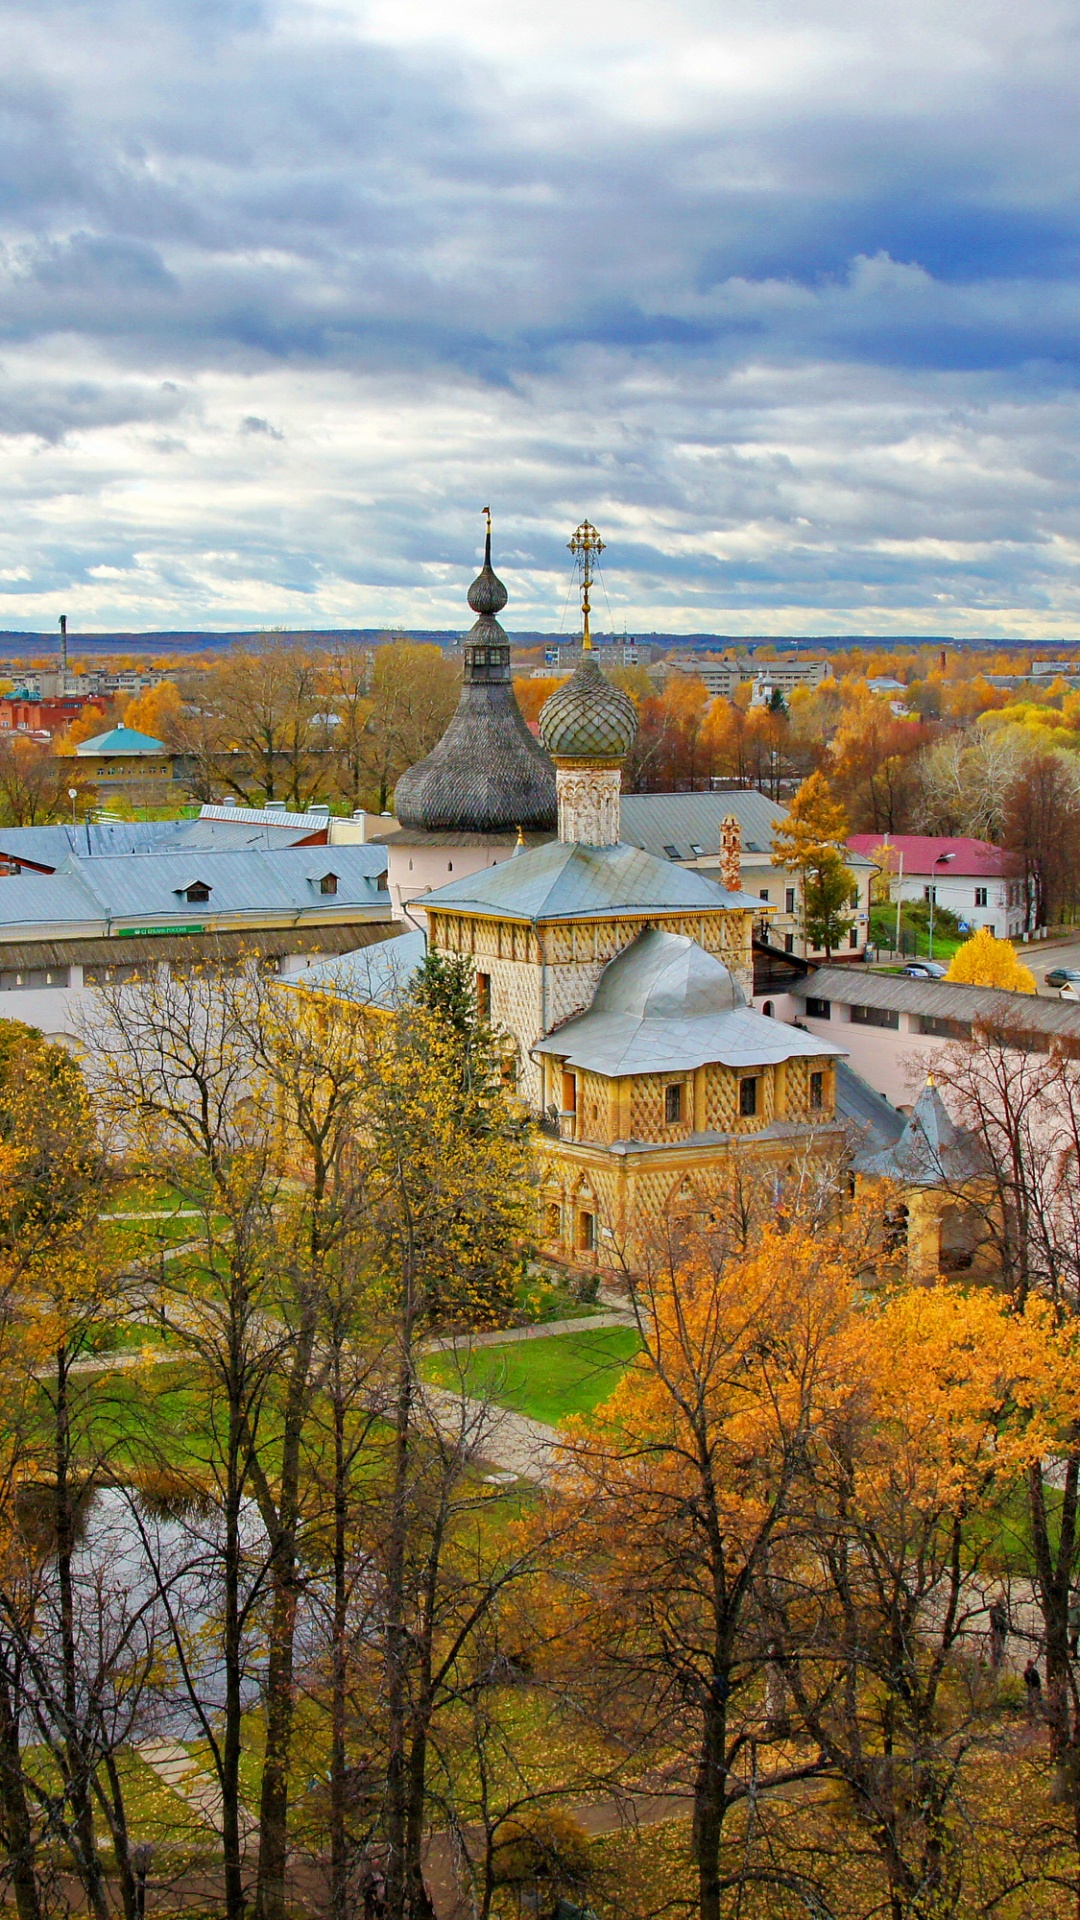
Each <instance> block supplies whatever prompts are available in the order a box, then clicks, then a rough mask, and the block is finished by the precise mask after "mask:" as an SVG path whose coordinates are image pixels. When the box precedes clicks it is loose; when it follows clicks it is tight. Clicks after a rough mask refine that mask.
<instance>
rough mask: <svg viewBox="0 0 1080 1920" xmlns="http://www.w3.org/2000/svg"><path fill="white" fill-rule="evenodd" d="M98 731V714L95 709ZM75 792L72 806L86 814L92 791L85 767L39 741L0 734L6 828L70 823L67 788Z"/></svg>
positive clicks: (0, 811)
mask: <svg viewBox="0 0 1080 1920" xmlns="http://www.w3.org/2000/svg"><path fill="white" fill-rule="evenodd" d="M95 720H96V723H97V724H95V726H94V728H93V729H92V730H93V731H94V732H97V731H100V722H101V715H100V713H97V711H96V709H95ZM69 787H74V788H75V790H76V798H75V803H74V804H75V807H76V809H77V810H78V811H79V812H83V813H85V811H86V808H87V806H88V805H89V804H90V803H91V802H92V801H93V799H94V789H93V787H92V786H91V785H90V784H89V782H88V780H87V777H86V769H85V767H81V766H80V764H79V762H78V761H77V760H74V759H63V758H57V757H55V755H54V754H53V753H52V752H50V749H49V748H48V747H47V746H45V745H44V744H43V743H42V742H41V741H39V740H30V739H28V738H27V736H26V735H25V734H20V733H9V734H2V735H0V817H2V820H3V823H4V825H6V826H9V827H40V826H44V825H46V824H47V823H48V822H49V821H50V820H65V819H66V820H70V819H71V811H72V802H71V800H70V798H69V797H68V788H69Z"/></svg>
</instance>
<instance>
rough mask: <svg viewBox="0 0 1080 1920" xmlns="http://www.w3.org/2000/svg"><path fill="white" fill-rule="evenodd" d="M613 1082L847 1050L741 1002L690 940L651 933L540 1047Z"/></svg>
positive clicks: (723, 972)
mask: <svg viewBox="0 0 1080 1920" xmlns="http://www.w3.org/2000/svg"><path fill="white" fill-rule="evenodd" d="M533 1051H534V1053H550V1054H554V1055H556V1056H557V1057H558V1058H560V1059H564V1060H566V1061H567V1062H568V1064H569V1065H570V1066H573V1067H581V1068H582V1069H584V1070H586V1071H588V1072H592V1073H602V1074H604V1075H605V1076H606V1077H607V1078H608V1079H618V1078H619V1077H620V1076H621V1075H624V1074H629V1073H688V1072H690V1071H691V1070H692V1069H693V1068H694V1067H701V1066H704V1065H705V1063H706V1062H707V1061H718V1062H720V1064H721V1065H723V1066H726V1067H748V1066H771V1065H774V1064H775V1063H776V1062H777V1061H780V1060H791V1059H794V1058H795V1057H796V1056H804V1057H805V1056H807V1055H810V1056H812V1057H814V1058H820V1057H821V1056H822V1055H827V1054H838V1053H840V1052H842V1048H840V1047H837V1046H834V1045H833V1043H832V1042H831V1041H829V1040H819V1039H818V1038H817V1036H816V1035H814V1034H810V1033H806V1032H805V1031H804V1030H803V1029H802V1028H801V1027H789V1026H786V1025H785V1024H784V1022H783V1021H780V1020H770V1019H769V1018H768V1016H767V1015H766V1014H763V1013H755V1012H754V1011H753V1010H752V1008H750V1007H747V1006H746V1005H745V1004H742V995H741V993H740V992H739V990H738V988H737V987H736V986H735V983H734V981H733V980H732V978H731V975H730V973H729V972H728V969H727V968H726V967H725V966H724V965H723V963H722V962H721V961H719V960H716V959H715V958H714V957H713V955H712V954H708V953H706V952H705V950H704V948H702V947H699V946H698V945H697V943H696V942H695V941H693V940H688V939H687V938H686V937H685V935H682V934H675V933H660V932H658V931H657V930H656V928H649V929H647V930H646V931H645V932H644V933H641V934H639V935H638V937H637V939H636V940H634V941H633V942H632V943H631V945H630V946H629V947H626V948H624V949H623V951H622V953H620V954H617V955H616V957H615V959H614V960H611V961H609V963H608V965H607V966H606V967H605V968H604V971H603V973H602V974H601V976H600V981H599V984H598V986H597V989H596V992H595V994H594V995H593V1002H592V1006H591V1007H589V1008H588V1010H587V1011H586V1012H585V1013H579V1014H577V1015H575V1017H574V1018H573V1019H572V1020H568V1021H566V1023H565V1024H564V1025H563V1026H561V1027H558V1028H556V1030H555V1032H554V1033H552V1034H549V1035H548V1037H547V1039H545V1040H542V1041H540V1043H539V1045H538V1046H536V1047H534V1049H533Z"/></svg>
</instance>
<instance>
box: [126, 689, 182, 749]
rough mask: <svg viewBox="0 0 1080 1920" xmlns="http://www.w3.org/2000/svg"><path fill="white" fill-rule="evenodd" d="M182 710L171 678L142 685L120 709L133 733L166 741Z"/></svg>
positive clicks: (178, 695) (180, 701) (177, 692)
mask: <svg viewBox="0 0 1080 1920" xmlns="http://www.w3.org/2000/svg"><path fill="white" fill-rule="evenodd" d="M183 710H184V703H183V701H182V700H181V698H180V694H179V690H178V689H177V688H176V687H175V686H174V685H173V682H172V681H171V680H162V681H161V683H160V685H159V686H156V687H144V688H143V690H142V692H141V693H137V694H135V696H134V698H133V699H131V700H129V701H128V702H127V704H126V705H125V706H124V708H123V710H122V711H123V722H124V725H125V727H131V729H132V730H133V732H135V733H145V734H149V736H150V738H151V740H165V741H166V742H167V741H168V738H169V730H170V728H171V726H172V725H173V723H174V721H176V720H178V719H179V718H180V715H181V714H182V712H183Z"/></svg>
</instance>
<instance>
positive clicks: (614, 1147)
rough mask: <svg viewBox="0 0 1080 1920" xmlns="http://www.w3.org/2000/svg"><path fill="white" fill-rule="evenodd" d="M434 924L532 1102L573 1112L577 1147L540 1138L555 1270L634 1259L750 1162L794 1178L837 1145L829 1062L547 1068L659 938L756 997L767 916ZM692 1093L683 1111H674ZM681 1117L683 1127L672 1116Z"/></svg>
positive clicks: (445, 920) (444, 914)
mask: <svg viewBox="0 0 1080 1920" xmlns="http://www.w3.org/2000/svg"><path fill="white" fill-rule="evenodd" d="M428 919H429V938H430V941H431V944H432V946H433V947H435V948H437V949H439V950H440V951H442V952H450V953H465V954H468V955H469V956H470V957H471V958H472V960H473V961H474V964H475V968H476V973H477V976H478V977H481V978H482V979H483V981H484V983H485V985H484V995H485V998H486V1000H487V1004H488V1006H489V1008H490V1017H491V1020H492V1023H493V1024H494V1025H495V1026H497V1027H502V1028H503V1029H504V1030H505V1031H506V1032H508V1033H509V1034H511V1035H512V1036H513V1039H514V1041H515V1043H516V1047H517V1056H518V1076H519V1077H518V1086H519V1091H520V1092H521V1094H522V1096H523V1098H525V1099H526V1100H527V1101H528V1102H529V1104H530V1105H531V1106H533V1107H534V1108H535V1109H536V1110H537V1111H538V1112H544V1111H545V1110H546V1111H547V1112H548V1113H549V1114H550V1113H551V1111H552V1110H553V1109H554V1111H555V1112H556V1113H558V1114H559V1115H561V1119H560V1126H561V1129H562V1133H563V1135H564V1137H563V1138H562V1139H555V1138H551V1137H549V1136H548V1135H547V1134H540V1135H538V1136H537V1149H536V1152H537V1175H538V1187H537V1192H538V1211H539V1225H538V1232H539V1238H540V1242H541V1245H542V1247H543V1249H544V1251H545V1252H546V1253H547V1254H548V1255H550V1257H552V1258H553V1259H556V1260H560V1261H566V1262H570V1263H572V1264H574V1265H583V1266H594V1265H599V1266H617V1265H618V1264H619V1263H620V1262H621V1261H622V1260H627V1261H629V1262H630V1264H633V1263H634V1262H635V1261H636V1260H638V1259H640V1257H641V1254H642V1249H643V1247H644V1245H645V1242H646V1241H647V1240H648V1238H649V1236H650V1235H651V1234H652V1233H653V1232H654V1231H655V1230H656V1229H657V1228H659V1227H660V1226H661V1224H662V1223H663V1222H664V1221H665V1220H667V1219H669V1218H670V1217H671V1213H672V1209H673V1208H678V1207H680V1206H685V1205H686V1204H688V1202H689V1201H692V1203H693V1204H694V1205H695V1206H701V1207H702V1208H705V1209H708V1207H709V1206H710V1203H712V1204H714V1205H715V1204H717V1203H719V1202H720V1201H721V1200H722V1199H723V1197H724V1195H725V1194H726V1193H729V1192H730V1190H731V1187H732V1183H733V1180H734V1177H735V1172H736V1163H737V1162H740V1161H741V1162H744V1163H746V1164H751V1163H752V1164H753V1165H754V1166H755V1167H766V1166H767V1167H769V1168H771V1169H774V1170H775V1171H776V1173H777V1175H778V1176H780V1177H782V1175H783V1172H784V1170H785V1168H786V1167H787V1166H788V1165H789V1164H790V1163H791V1161H792V1159H793V1156H794V1155H795V1154H796V1153H797V1152H798V1153H801V1152H802V1151H804V1150H805V1148H806V1147H807V1145H808V1144H809V1145H810V1147H811V1150H814V1151H823V1152H824V1151H830V1152H831V1151H832V1150H833V1149H834V1148H835V1146H836V1144H837V1141H838V1138H839V1131H838V1129H837V1127H836V1125H835V1122H834V1118H833V1113H834V1109H833V1095H834V1083H833V1074H832V1071H831V1063H830V1061H829V1060H828V1059H827V1058H825V1057H822V1058H821V1059H815V1058H809V1059H794V1060H791V1061H788V1062H786V1063H785V1064H783V1065H779V1066H772V1065H769V1066H761V1067H757V1068H754V1067H745V1068H740V1069H735V1068H732V1067H726V1066H723V1065H721V1064H720V1063H719V1062H711V1063H707V1064H706V1065H704V1066H701V1067H698V1068H697V1069H696V1070H694V1071H692V1072H687V1073H674V1074H661V1073H640V1074H634V1075H628V1076H625V1077H623V1078H619V1079H607V1078H605V1077H604V1076H603V1075H602V1074H599V1073H593V1072H585V1071H582V1072H578V1073H576V1074H573V1075H570V1076H567V1075H564V1073H563V1068H562V1063H561V1062H560V1061H559V1060H558V1059H557V1058H554V1057H549V1056H542V1057H541V1058H540V1060H539V1061H534V1060H533V1059H532V1058H531V1051H532V1049H533V1048H534V1047H535V1046H536V1044H537V1042H538V1041H539V1040H541V1039H543V1038H544V1037H545V1036H547V1035H550V1034H552V1033H555V1032H557V1031H558V1029H559V1027H561V1026H562V1025H563V1023H564V1022H565V1021H567V1020H569V1019H571V1018H572V1017H573V1016H574V1015H575V1014H578V1013H582V1012H584V1010H585V1009H586V1008H587V1007H588V1006H590V1005H591V1003H592V999H593V995H594V993H595V991H596V987H597V985H598V982H599V980H600V976H601V974H602V973H603V970H604V968H605V967H606V965H607V964H608V962H609V961H610V960H613V959H614V958H615V956H616V955H617V954H619V953H621V952H623V951H624V950H625V949H626V948H627V947H629V946H630V945H631V943H632V942H633V941H634V940H636V939H637V937H638V935H639V934H640V933H641V932H642V931H643V930H644V929H645V928H646V927H654V928H656V929H657V930H658V931H660V932H667V933H674V934H682V935H685V936H687V937H689V938H690V939H691V940H694V941H695V942H696V943H697V944H698V945H699V946H700V947H703V948H704V949H705V951H706V952H707V953H711V954H715V955H716V956H717V957H718V958H719V959H721V960H722V961H723V962H724V964H725V966H726V967H727V968H728V969H729V971H730V972H731V973H732V974H733V975H734V977H735V978H736V980H738V981H739V983H740V985H741V986H742V987H743V990H744V992H745V993H746V994H747V998H748V999H749V997H750V991H749V990H750V987H751V948H750V942H751V922H752V915H751V913H750V912H749V911H747V910H746V909H743V908H718V909H715V910H713V911H701V910H694V911H687V912H671V913H666V914H662V915H652V916H644V915H641V916H638V915H628V916H626V917H622V916H619V917H615V916H613V917H612V918H610V919H602V918H588V919H581V920H571V919H562V920H554V921H550V922H546V923H545V922H539V923H535V924H534V923H526V922H521V921H515V920H511V919H499V918H497V917H495V916H494V915H491V914H480V913H476V912H471V913H470V912H461V911H457V910H449V909H447V910H444V909H440V908H437V907H430V908H429V909H428ZM812 1073H816V1074H817V1075H818V1078H817V1080H816V1081H815V1082H812V1081H811V1074H812ZM746 1079H753V1080H754V1082H755V1086H754V1089H753V1092H752V1094H744V1092H743V1089H742V1085H741V1083H742V1082H743V1081H744V1080H746ZM676 1085H677V1086H678V1087H679V1088H680V1093H679V1096H678V1100H677V1101H676V1102H670V1101H669V1089H670V1088H672V1087H674V1086H676ZM812 1088H813V1089H815V1090H816V1094H817V1096H818V1098H819V1099H820V1105H819V1106H814V1105H813V1102H812ZM567 1100H570V1101H572V1107H571V1108H570V1109H568V1108H567V1105H566V1102H567ZM673 1106H677V1109H678V1112H677V1117H671V1116H672V1111H673ZM808 1122H809V1123H810V1126H809V1127H808V1126H807V1123H808ZM710 1136H711V1137H710Z"/></svg>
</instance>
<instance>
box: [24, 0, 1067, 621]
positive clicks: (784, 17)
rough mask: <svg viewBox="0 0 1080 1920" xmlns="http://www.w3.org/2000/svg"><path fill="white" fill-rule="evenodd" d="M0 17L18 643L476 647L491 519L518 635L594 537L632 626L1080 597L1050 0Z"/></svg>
mask: <svg viewBox="0 0 1080 1920" xmlns="http://www.w3.org/2000/svg"><path fill="white" fill-rule="evenodd" d="M0 31H2V32H4V34H5V47H6V50H7V54H8V59H7V80H6V84H5V87H4V89H3V91H2V92H0V164H3V165H4V167H5V171H6V173H7V174H8V176H9V177H10V178H11V180H12V182H13V186H12V191H11V193H10V195H9V198H8V201H7V203H6V208H5V211H4V212H3V213H2V214H0V329H2V332H0V356H2V361H3V366H2V369H0V514H2V522H0V624H4V625H8V626H11V625H18V624H26V625H51V624H52V620H53V618H54V615H55V611H56V610H57V608H61V609H63V610H66V611H73V610H74V609H76V608H77V609H78V614H77V618H78V621H79V622H80V623H81V624H82V625H84V626H98V627H102V626H111V625H115V624H122V625H135V626H137V625H160V624H165V623H167V624H170V625H183V626H192V625H199V624H210V625H218V626H231V625H238V624H255V623H258V622H262V621H266V622H269V623H273V624H277V623H281V622H297V623H302V624H326V623H335V624H348V625H369V624H375V625H383V624H403V625H410V626H417V625H426V624H429V623H430V624H439V625H444V624H445V625H448V626H454V627H456V626H459V625H460V624H461V623H462V622H463V620H464V619H465V618H466V617H467V616H466V613H465V609H464V594H463V589H464V586H465V584H466V583H467V578H468V573H469V567H470V564H471V556H472V553H473V551H474V550H475V546H476V543H477V539H478V528H479V520H478V516H477V512H476V509H477V507H478V505H479V504H480V503H481V502H483V501H486V500H487V499H488V498H489V497H492V499H493V504H495V505H497V506H498V523H497V524H498V540H499V542H500V543H501V546H500V551H501V552H503V553H504V554H505V556H506V571H507V582H508V585H509V586H510V587H511V591H512V595H513V598H512V602H511V615H510V617H511V619H512V621H513V622H514V623H515V624H519V625H523V626H525V625H529V626H531V625H542V626H550V625H552V624H556V623H557V622H558V619H559V616H560V611H561V608H562V605H563V601H564V597H565V585H566V564H567V557H566V553H565V542H566V538H567V534H568V531H569V528H570V527H572V526H573V524H575V523H576V521H577V520H578V519H579V518H580V517H581V514H582V513H583V512H586V511H588V512H589V514H590V517H592V518H594V519H596V520H598V521H600V522H601V523H602V527H603V531H604V533H605V537H606V538H608V539H609V553H608V561H609V567H608V574H609V582H608V586H609V592H610V593H611V596H612V607H613V612H614V614H615V617H616V619H617V622H618V623H619V624H621V623H622V621H623V619H625V620H626V622H627V624H628V625H629V626H630V627H632V628H634V627H637V628H642V627H644V628H649V627H661V628H663V627H668V626H671V627H674V626H679V625H685V626H686V627H687V628H696V629H698V630H706V631H712V630H717V629H720V630H730V631H736V630H746V631H750V630H764V629H766V628H771V629H772V630H775V631H791V630H792V628H791V624H790V623H791V622H795V623H796V625H803V626H806V627H807V628H808V629H816V630H825V629H828V628H829V627H832V626H838V625H839V626H841V627H842V625H843V623H845V622H847V623H849V625H853V626H854V628H855V630H858V628H859V627H860V626H866V625H868V624H872V625H876V626H880V627H881V628H882V629H883V630H885V629H888V630H891V631H897V630H905V629H906V630H917V629H918V628H919V627H920V626H921V627H922V628H923V629H924V630H937V629H938V628H940V627H941V626H942V625H946V626H948V627H951V628H954V629H955V630H957V631H961V630H964V631H969V630H972V631H973V630H983V629H985V630H988V631H989V630H993V629H995V628H998V629H1000V630H1002V631H1010V630H1021V629H1023V630H1025V631H1026V630H1028V628H1029V626H1030V623H1032V622H1034V623H1036V625H1037V624H1038V623H1039V622H1040V621H1041V622H1044V623H1045V629H1046V630H1047V631H1051V632H1055V631H1057V630H1058V629H1059V627H1060V624H1061V622H1062V621H1063V620H1075V619H1076V618H1077V617H1078V615H1080V607H1078V605H1077V584H1076V581H1077V575H1076V564H1077V560H1076V554H1077V539H1078V533H1077V515H1078V505H1080V462H1078V458H1077V455H1076V453H1075V446H1076V438H1077V426H1078V424H1080V423H1078V420H1077V412H1078V406H1080V402H1078V397H1077V378H1076V374H1077V351H1076V340H1077V337H1078V333H1080V328H1078V322H1080V277H1078V275H1077V272H1076V267H1075V257H1076V246H1075V240H1076V234H1075V228H1076V215H1075V207H1074V201H1075V189H1076V183H1077V173H1078V166H1077V161H1078V154H1080V140H1078V134H1077V126H1076V119H1075V112H1074V97H1075V83H1076V65H1077V46H1076V41H1075V36H1074V35H1073V33H1072V21H1071V15H1070V13H1069V12H1068V11H1066V9H1065V8H1064V6H1063V4H1060V3H1059V0H1032V4H1031V5H1030V6H1029V7H1027V8H1025V9H1024V10H1022V12H1018V11H1017V10H1016V9H1015V8H1014V7H1013V6H1012V5H1011V4H1010V5H1009V6H1006V5H1005V4H1004V0H992V3H991V4H989V5H987V4H986V3H985V0H979V4H976V0H957V4H956V5H955V6H953V7H950V8H949V9H942V8H941V7H940V6H938V5H936V4H934V5H931V4H930V0H915V4H913V5H912V6H911V7H909V8H908V9H907V10H905V11H903V12H901V13H899V14H898V13H897V11H896V8H895V6H894V5H893V4H892V3H891V0H889V3H888V4H886V0H869V4H866V0H860V4H859V5H856V4H855V0H829V4H821V3H819V4H817V5H815V6H813V7H811V8H808V7H807V6H806V5H805V4H804V0H800V4H798V5H796V4H795V0H776V4H775V5H774V6H772V7H770V9H769V10H768V13H767V14H765V13H760V12H759V13H758V14H757V15H754V14H750V15H748V14H747V13H746V10H745V8H741V7H736V6H735V5H734V0H664V3H663V4H662V3H661V0H618V4H617V5H616V0H598V4H597V5H596V6H594V7H592V8H590V9H588V10H586V11H585V12H584V13H582V11H581V9H580V8H579V7H577V6H576V5H575V6H571V5H570V3H569V0H550V4H547V5H545V6H540V5H539V4H537V3H534V4H530V5H526V6H524V7H520V6H519V7H518V8H516V9H510V10H507V9H505V8H504V7H503V6H501V5H500V6H496V5H495V0H464V4H463V5H462V6H461V7H458V8H455V9H454V10H452V11H447V9H446V8H445V6H444V5H438V6H436V4H435V0H365V3H364V4H361V0H355V4H351V3H350V0H337V4H325V5H324V4H321V3H316V0H310V3H309V0H99V5H98V6H97V7H95V9H94V11H93V17H91V16H90V14H88V12H87V10H86V9H85V8H84V7H81V6H79V5H77V4H76V3H75V0H63V3H62V4H61V0H33V4H31V0H22V4H19V3H17V0H0ZM898 621H899V622H900V626H899V628H898V627H897V625H896V623H897V622H898ZM785 623H787V624H785Z"/></svg>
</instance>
